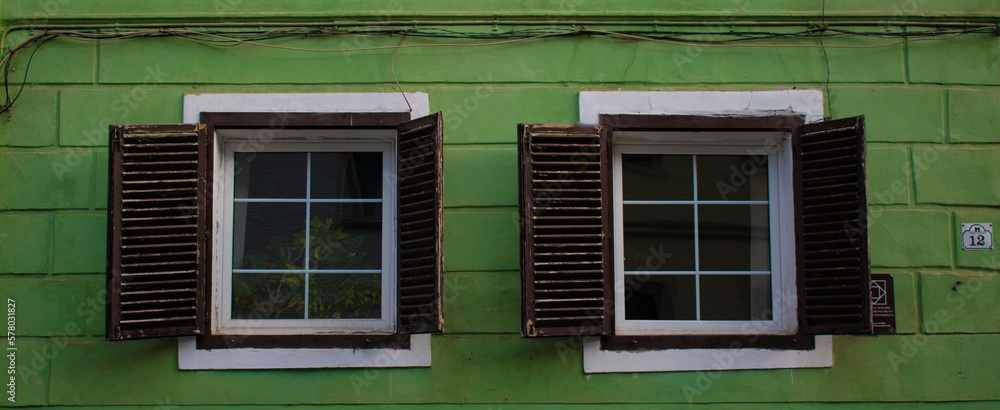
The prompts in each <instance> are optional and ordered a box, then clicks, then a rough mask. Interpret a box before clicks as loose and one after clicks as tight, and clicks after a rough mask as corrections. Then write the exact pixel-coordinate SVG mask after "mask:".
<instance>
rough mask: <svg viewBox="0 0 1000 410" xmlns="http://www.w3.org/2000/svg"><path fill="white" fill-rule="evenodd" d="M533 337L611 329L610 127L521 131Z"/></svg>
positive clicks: (527, 331) (527, 327)
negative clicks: (608, 137)
mask: <svg viewBox="0 0 1000 410" xmlns="http://www.w3.org/2000/svg"><path fill="white" fill-rule="evenodd" d="M519 138H520V141H519V144H520V149H519V151H518V155H519V165H520V167H519V170H520V179H519V185H520V188H521V189H520V191H519V192H520V204H521V206H520V212H521V221H522V223H523V226H522V229H521V275H522V281H521V282H522V287H521V298H522V315H521V316H522V327H521V334H522V336H526V337H534V336H561V335H584V334H587V335H601V334H605V329H610V320H611V287H610V278H611V259H610V258H611V249H610V241H608V240H607V239H608V237H607V232H610V220H611V218H610V209H609V208H610V207H609V201H610V195H611V192H610V184H609V180H610V179H609V178H610V174H609V172H610V168H609V157H608V151H607V133H606V132H605V130H604V128H603V127H583V126H568V125H537V124H527V125H525V124H521V125H519Z"/></svg>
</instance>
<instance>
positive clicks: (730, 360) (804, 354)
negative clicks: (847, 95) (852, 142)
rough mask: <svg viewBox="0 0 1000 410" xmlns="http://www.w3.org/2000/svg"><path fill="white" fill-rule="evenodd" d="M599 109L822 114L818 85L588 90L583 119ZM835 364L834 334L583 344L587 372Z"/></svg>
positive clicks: (593, 118) (810, 118)
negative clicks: (779, 340)
mask: <svg viewBox="0 0 1000 410" xmlns="http://www.w3.org/2000/svg"><path fill="white" fill-rule="evenodd" d="M600 114H653V115H656V114H662V115H741V116H772V115H804V116H805V120H806V122H807V123H810V122H816V121H820V120H821V119H822V118H823V93H822V92H821V91H820V90H782V91H584V92H581V93H580V123H581V124H597V123H598V116H599V115H600ZM831 366H833V340H832V337H831V336H817V337H816V346H815V348H814V349H813V350H772V349H756V348H754V349H661V350H643V351H612V350H601V346H600V338H597V337H588V338H585V339H584V345H583V370H584V372H585V373H631V372H667V371H697V370H703V371H711V370H736V369H781V368H806V367H831Z"/></svg>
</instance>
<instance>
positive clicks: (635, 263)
mask: <svg viewBox="0 0 1000 410" xmlns="http://www.w3.org/2000/svg"><path fill="white" fill-rule="evenodd" d="M622 210H623V213H624V215H623V221H622V224H623V232H624V238H623V242H624V245H625V249H624V254H625V263H624V269H625V271H677V270H683V271H692V270H694V206H692V205H623V206H622Z"/></svg>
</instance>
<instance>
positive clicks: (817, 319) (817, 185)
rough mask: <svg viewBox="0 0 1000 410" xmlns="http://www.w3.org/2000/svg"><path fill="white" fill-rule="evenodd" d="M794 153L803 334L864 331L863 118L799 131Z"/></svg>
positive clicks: (867, 313)
mask: <svg viewBox="0 0 1000 410" xmlns="http://www.w3.org/2000/svg"><path fill="white" fill-rule="evenodd" d="M793 149H794V150H795V154H796V155H795V160H796V166H795V167H796V171H797V172H796V175H795V180H796V191H797V192H796V231H797V232H796V236H797V243H796V248H797V260H796V263H797V265H798V288H799V300H798V303H799V323H800V326H801V330H802V331H803V332H804V333H809V334H829V333H864V332H870V331H871V300H870V296H869V295H870V291H869V277H870V272H869V269H870V268H869V264H868V201H867V193H866V190H865V189H866V183H865V126H864V117H854V118H845V119H840V120H833V121H824V122H819V123H813V124H807V125H804V126H802V128H801V130H800V135H799V137H798V138H796V139H795V140H794V146H793Z"/></svg>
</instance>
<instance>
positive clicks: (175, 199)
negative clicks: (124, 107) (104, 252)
mask: <svg viewBox="0 0 1000 410" xmlns="http://www.w3.org/2000/svg"><path fill="white" fill-rule="evenodd" d="M110 143H111V146H110V155H109V161H110V164H109V167H108V169H109V172H108V173H109V175H108V177H109V187H108V274H107V288H108V294H107V299H108V300H107V329H106V330H107V335H106V336H107V339H108V340H127V339H143V338H152V337H164V336H178V335H192V334H198V333H201V331H202V330H203V326H204V322H205V308H204V303H203V299H204V291H205V275H207V274H208V272H209V266H210V265H209V264H210V262H209V236H210V232H209V230H208V228H209V227H208V221H209V215H208V213H207V211H206V210H207V209H209V208H210V205H209V200H210V199H209V198H208V195H207V192H208V186H209V185H210V183H211V179H210V176H211V174H210V171H209V169H210V168H211V162H210V161H211V141H210V140H209V139H208V138H206V133H205V127H204V126H203V125H200V124H157V125H112V126H111V128H110Z"/></svg>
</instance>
